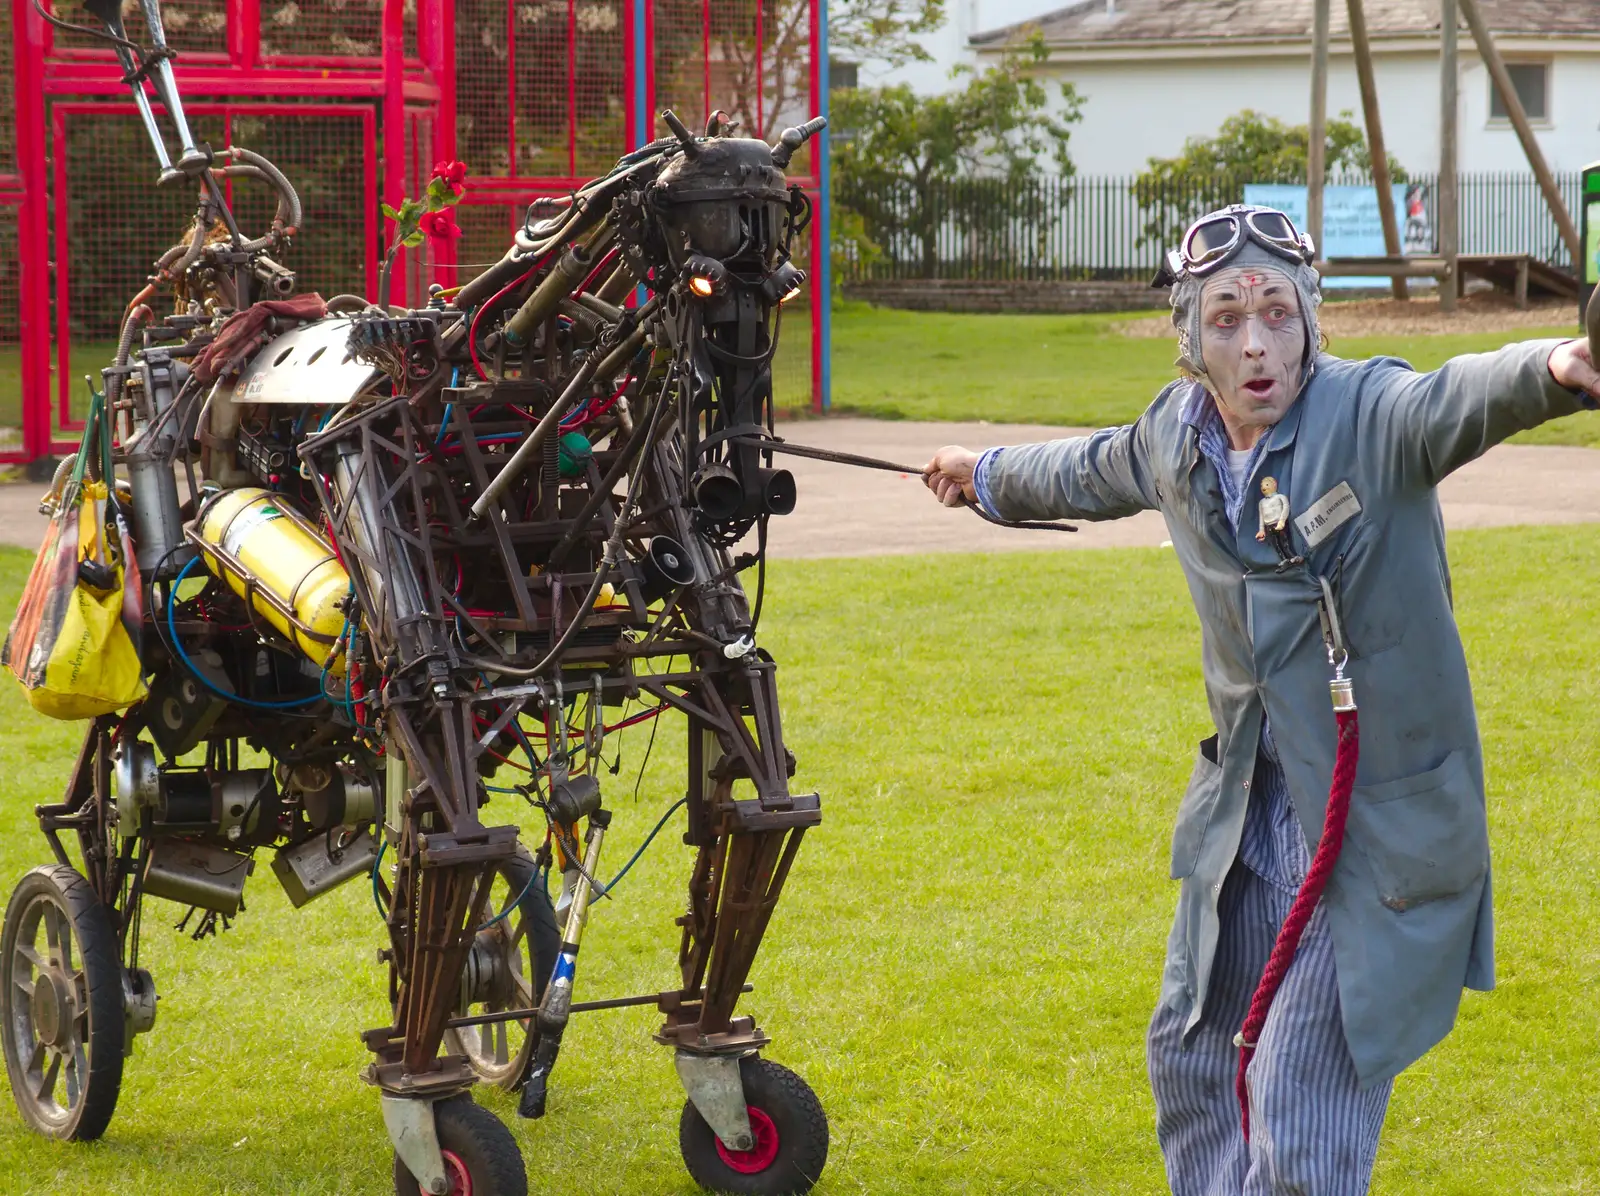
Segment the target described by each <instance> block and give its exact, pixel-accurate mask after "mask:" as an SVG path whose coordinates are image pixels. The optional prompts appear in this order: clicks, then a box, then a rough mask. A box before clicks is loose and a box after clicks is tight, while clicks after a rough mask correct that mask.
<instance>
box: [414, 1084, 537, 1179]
mask: <svg viewBox="0 0 1600 1196" xmlns="http://www.w3.org/2000/svg"><path fill="white" fill-rule="evenodd" d="M433 1116H434V1124H435V1125H436V1126H438V1129H439V1151H440V1153H441V1154H443V1155H444V1172H445V1175H446V1177H448V1179H449V1180H450V1191H449V1196H528V1171H527V1168H526V1167H525V1166H523V1163H522V1152H521V1151H520V1150H518V1149H517V1140H516V1139H515V1138H513V1137H512V1136H511V1131H510V1130H508V1129H506V1127H505V1126H504V1125H503V1124H501V1122H500V1119H499V1118H498V1117H496V1116H495V1115H494V1114H493V1113H491V1112H489V1110H488V1109H485V1108H483V1107H481V1106H479V1105H475V1104H473V1103H472V1098H471V1097H470V1096H457V1097H452V1098H451V1099H450V1100H442V1101H440V1102H439V1103H438V1104H436V1105H435V1106H434V1107H433ZM394 1190H395V1192H396V1193H397V1196H422V1187H421V1185H420V1184H418V1183H417V1177H416V1176H414V1175H412V1174H411V1171H410V1169H409V1168H408V1167H407V1166H406V1165H405V1164H404V1163H402V1162H401V1161H400V1158H399V1156H398V1155H397V1156H396V1157H395V1160H394Z"/></svg>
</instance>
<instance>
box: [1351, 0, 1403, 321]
mask: <svg viewBox="0 0 1600 1196" xmlns="http://www.w3.org/2000/svg"><path fill="white" fill-rule="evenodd" d="M1362 3H1363V0H1346V4H1345V7H1346V9H1347V10H1348V11H1349V14H1350V48H1351V49H1352V50H1354V51H1355V56H1356V81H1357V82H1358V83H1360V85H1361V116H1362V120H1363V122H1364V123H1365V124H1366V126H1367V151H1368V153H1369V155H1370V156H1371V158H1372V185H1373V186H1374V187H1376V188H1377V189H1378V219H1379V220H1381V221H1382V222H1383V252H1384V253H1386V254H1388V255H1389V256H1390V257H1399V256H1400V254H1401V248H1402V247H1401V245H1400V226H1399V224H1398V223H1397V222H1396V221H1395V216H1394V187H1393V186H1392V185H1391V183H1390V181H1389V151H1388V149H1387V148H1386V147H1385V146H1384V144H1383V121H1382V119H1381V118H1380V117H1379V115H1378V82H1377V79H1376V78H1375V76H1374V74H1373V70H1372V43H1371V42H1369V41H1368V40H1367V14H1366V10H1365V9H1364V8H1363V6H1362ZM1389 286H1390V288H1391V289H1392V290H1393V292H1394V297H1395V298H1396V299H1404V298H1406V280H1405V279H1403V278H1400V277H1398V276H1397V277H1395V278H1392V279H1390V280H1389Z"/></svg>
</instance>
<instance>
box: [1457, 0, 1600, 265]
mask: <svg viewBox="0 0 1600 1196" xmlns="http://www.w3.org/2000/svg"><path fill="white" fill-rule="evenodd" d="M1460 4H1461V15H1462V16H1464V17H1466V18H1467V28H1468V29H1471V30H1472V40H1473V41H1475V42H1477V43H1478V54H1479V55H1480V56H1481V57H1482V58H1483V65H1484V66H1486V67H1488V68H1489V75H1490V76H1491V77H1492V78H1493V79H1494V85H1495V88H1496V89H1497V90H1498V91H1499V92H1500V99H1501V100H1502V101H1503V102H1504V103H1505V106H1506V115H1507V116H1509V117H1510V118H1511V127H1512V128H1514V129H1516V131H1517V140H1518V141H1520V142H1522V152H1523V153H1524V154H1526V155H1527V158H1528V165H1529V166H1531V167H1533V176H1534V178H1536V179H1538V180H1539V190H1541V191H1543V192H1544V201H1545V203H1547V204H1548V205H1549V206H1550V215H1552V216H1554V217H1555V221H1556V228H1558V229H1560V230H1561V239H1562V240H1563V241H1565V242H1566V243H1567V251H1568V252H1569V253H1571V254H1572V265H1573V268H1574V269H1576V270H1580V271H1581V268H1582V264H1583V242H1582V241H1580V240H1579V238H1578V229H1577V226H1576V225H1574V224H1573V223H1572V216H1571V214H1570V213H1569V212H1568V211H1567V204H1566V201H1565V200H1564V199H1562V198H1561V188H1559V187H1557V186H1556V180H1555V176H1554V175H1552V174H1551V173H1550V167H1549V165H1548V164H1547V163H1546V162H1545V160H1544V152H1543V151H1542V150H1540V149H1539V142H1538V139H1537V138H1535V137H1534V135H1533V126H1532V125H1530V124H1529V123H1528V114H1527V113H1526V112H1524V111H1523V110H1522V101H1521V100H1520V99H1518V98H1517V89H1516V88H1515V87H1513V86H1512V84H1511V72H1510V71H1508V70H1506V64H1505V60H1504V59H1503V58H1501V57H1500V51H1499V50H1497V49H1496V48H1495V44H1494V39H1493V38H1491V37H1490V36H1489V27H1488V26H1487V25H1485V24H1484V23H1483V14H1482V13H1481V12H1480V11H1479V10H1478V0H1460Z"/></svg>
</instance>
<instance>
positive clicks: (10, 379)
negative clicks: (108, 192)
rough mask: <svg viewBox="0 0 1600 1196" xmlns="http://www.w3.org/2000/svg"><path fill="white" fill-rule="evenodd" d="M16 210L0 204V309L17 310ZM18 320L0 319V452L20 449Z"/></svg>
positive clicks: (20, 403) (18, 294)
mask: <svg viewBox="0 0 1600 1196" xmlns="http://www.w3.org/2000/svg"><path fill="white" fill-rule="evenodd" d="M17 218H18V212H17V209H16V207H15V205H13V204H0V228H3V229H5V230H6V235H4V236H0V311H7V312H14V311H16V310H17V306H18V302H19V299H20V294H21V271H20V265H21V264H20V262H19V261H18V260H17V238H16V235H15V233H16V228H17ZM17 332H18V327H17V321H16V320H15V319H9V320H0V454H6V453H14V452H18V451H20V450H21V448H22V346H21V345H20V344H18V342H17Z"/></svg>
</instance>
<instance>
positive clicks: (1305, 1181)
mask: <svg viewBox="0 0 1600 1196" xmlns="http://www.w3.org/2000/svg"><path fill="white" fill-rule="evenodd" d="M1218 900H1219V904H1218V913H1219V915H1220V917H1221V923H1222V925H1221V932H1220V934H1219V937H1218V941H1217V954H1216V961H1215V963H1214V964H1213V965H1212V971H1211V981H1210V987H1209V989H1208V991H1207V993H1206V998H1205V1012H1204V1014H1203V1016H1202V1017H1201V1019H1200V1021H1199V1023H1198V1024H1197V1025H1196V1026H1195V1028H1194V1030H1193V1032H1192V1033H1191V1035H1190V1038H1189V1041H1188V1042H1187V1043H1185V1042H1184V1034H1183V1026H1184V1022H1185V1021H1186V1020H1187V1016H1188V1011H1187V1010H1186V1009H1181V1008H1176V1007H1173V1006H1170V1005H1165V1004H1164V1005H1162V1006H1159V1007H1158V1008H1157V1009H1156V1012H1155V1016H1154V1017H1153V1018H1152V1019H1151V1023H1150V1033H1149V1037H1148V1039H1147V1043H1146V1048H1147V1056H1146V1057H1147V1061H1148V1064H1149V1069H1150V1085H1151V1088H1152V1089H1153V1090H1154V1092H1155V1098H1156V1136H1157V1138H1158V1139H1159V1141H1160V1143H1161V1153H1162V1156H1163V1158H1164V1159H1165V1161H1166V1167H1167V1182H1168V1184H1169V1185H1170V1186H1171V1188H1172V1191H1173V1196H1291V1194H1293V1196H1360V1194H1361V1193H1364V1192H1366V1191H1367V1185H1368V1183H1369V1181H1370V1179H1371V1177H1372V1163H1373V1159H1374V1158H1375V1157H1376V1155H1377V1152H1378V1132H1379V1130H1380V1129H1382V1127H1383V1117H1384V1113H1385V1111H1386V1110H1387V1108H1388V1105H1389V1093H1390V1091H1391V1090H1392V1088H1393V1087H1394V1082H1393V1081H1392V1080H1388V1081H1385V1082H1383V1083H1381V1084H1375V1085H1373V1086H1371V1087H1369V1088H1362V1087H1360V1085H1359V1084H1358V1083H1357V1080H1356V1071H1355V1064H1354V1063H1353V1062H1352V1061H1351V1059H1350V1052H1349V1049H1348V1048H1347V1046H1346V1045H1345V1038H1344V1028H1343V1026H1342V1025H1341V1023H1340V1018H1339V990H1338V984H1337V979H1336V977H1335V974H1334V963H1333V940H1332V937H1331V936H1330V934H1329V932H1328V922H1327V916H1326V911H1325V910H1323V909H1322V908H1320V907H1319V908H1318V909H1317V911H1316V913H1315V914H1314V915H1313V916H1312V919H1311V923H1310V925H1308V926H1307V927H1306V932H1305V936H1304V937H1303V938H1302V939H1301V940H1300V949H1299V951H1298V952H1297V953H1296V955H1295V959H1294V963H1293V964H1292V965H1291V966H1290V968H1289V972H1288V974H1287V975H1286V976H1285V977H1284V981H1283V986H1282V987H1281V988H1280V989H1279V990H1278V995H1277V997H1276V999H1275V1000H1274V1001H1273V1004H1272V1011H1271V1013H1269V1014H1268V1016H1267V1022H1266V1025H1265V1027H1263V1029H1262V1032H1261V1041H1260V1044H1259V1045H1258V1047H1257V1049H1256V1053H1255V1056H1254V1058H1253V1059H1252V1061H1251V1064H1250V1070H1249V1072H1248V1073H1247V1074H1246V1083H1247V1085H1248V1087H1249V1090H1250V1140H1249V1141H1248V1142H1246V1141H1245V1138H1244V1134H1243V1132H1242V1131H1241V1129H1240V1126H1239V1102H1238V1099H1237V1097H1236V1096H1235V1094H1234V1077H1235V1075H1236V1074H1237V1071H1238V1066H1239V1050H1238V1048H1237V1047H1235V1046H1234V1045H1233V1036H1234V1035H1235V1034H1237V1033H1238V1031H1239V1027H1240V1026H1241V1025H1242V1024H1243V1023H1244V1017H1245V1012H1246V1011H1247V1010H1248V1008H1249V1006H1250V997H1251V994H1252V993H1254V991H1255V987H1256V982H1257V981H1258V980H1259V979H1260V978H1261V971H1262V969H1263V968H1264V967H1265V966H1266V962H1267V956H1268V955H1269V954H1270V953H1271V951H1272V943H1273V940H1274V939H1275V938H1276V937H1277V933H1278V928H1279V927H1280V926H1282V925H1283V920H1284V918H1285V917H1286V916H1287V915H1288V912H1289V906H1290V905H1291V904H1292V902H1293V901H1294V893H1293V892H1292V891H1290V890H1288V889H1286V888H1285V887H1284V886H1282V885H1276V884H1272V883H1270V882H1269V881H1267V880H1264V879H1262V877H1261V876H1259V875H1258V874H1257V873H1256V872H1255V871H1252V870H1251V869H1250V868H1249V867H1246V866H1245V865H1244V864H1243V863H1236V864H1235V865H1234V867H1233V870H1232V871H1231V872H1230V873H1229V875H1228V879H1227V881H1226V882H1225V883H1224V884H1223V886H1222V892H1221V894H1220V895H1219V899H1218Z"/></svg>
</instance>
